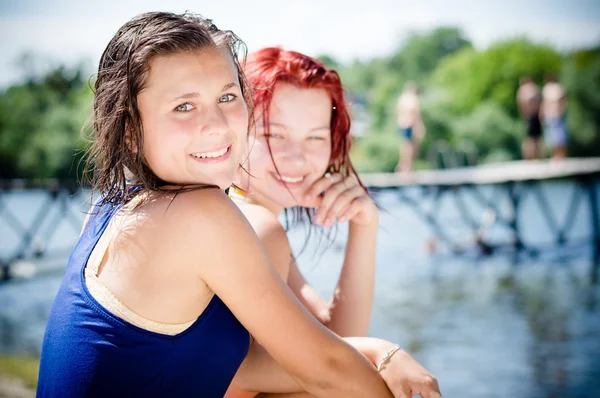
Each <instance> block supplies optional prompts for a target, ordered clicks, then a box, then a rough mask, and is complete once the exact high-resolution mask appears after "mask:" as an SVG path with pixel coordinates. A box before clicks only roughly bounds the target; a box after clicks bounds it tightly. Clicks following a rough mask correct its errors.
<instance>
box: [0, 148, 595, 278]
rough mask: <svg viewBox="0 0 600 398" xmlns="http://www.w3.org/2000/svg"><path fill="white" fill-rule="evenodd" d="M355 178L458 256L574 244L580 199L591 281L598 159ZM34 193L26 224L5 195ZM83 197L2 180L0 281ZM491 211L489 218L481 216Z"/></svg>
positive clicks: (73, 188)
mask: <svg viewBox="0 0 600 398" xmlns="http://www.w3.org/2000/svg"><path fill="white" fill-rule="evenodd" d="M361 179H362V180H363V182H364V183H365V185H367V186H368V187H369V188H370V189H371V190H372V191H373V192H374V193H377V192H381V191H389V192H394V193H395V194H396V196H397V198H398V199H399V200H400V201H401V202H402V203H403V204H405V205H406V206H409V207H410V208H411V209H412V210H413V211H414V212H415V214H417V215H418V216H419V218H420V219H421V220H422V221H423V222H424V223H426V224H427V225H428V227H429V228H430V229H431V231H432V233H433V235H434V236H435V239H436V240H437V241H439V242H440V243H442V244H444V245H446V247H448V248H449V249H450V251H451V252H452V253H455V254H457V255H461V254H464V253H465V252H473V250H470V249H473V248H475V249H479V250H480V251H481V252H483V253H492V252H500V251H502V250H504V249H509V250H510V251H511V252H512V253H515V256H516V257H518V255H519V254H521V253H525V254H532V255H535V254H536V253H539V252H541V251H543V250H546V248H548V247H550V248H555V247H561V246H567V245H569V244H572V243H573V242H571V241H570V240H569V231H571V229H572V228H573V224H574V220H575V219H576V215H577V214H578V211H580V210H579V208H580V207H581V206H580V204H582V203H584V202H585V201H587V203H588V204H589V209H590V215H591V217H590V220H589V222H590V230H591V231H592V234H591V236H589V237H588V239H586V241H587V242H588V244H591V245H592V248H593V260H592V261H593V264H594V265H593V267H592V275H593V276H592V278H593V280H594V281H597V277H598V276H597V274H598V272H597V271H598V266H599V264H600V209H599V207H598V205H599V203H598V184H599V180H600V158H581V159H576V158H571V159H565V160H562V161H553V160H537V161H516V162H507V163H497V164H490V165H482V166H476V167H461V168H453V169H447V170H427V171H415V172H414V173H411V174H402V173H378V174H362V175H361ZM558 179H566V180H569V181H574V182H575V184H574V189H573V190H572V192H571V193H570V199H569V204H568V212H567V216H566V217H564V218H563V219H562V220H559V218H558V217H557V216H556V215H555V214H554V213H555V211H554V210H553V209H552V207H551V206H550V202H549V201H548V197H547V196H548V194H547V193H546V192H545V191H544V190H543V189H541V187H540V185H541V184H542V183H544V182H546V181H548V180H558ZM484 186H491V187H492V188H493V190H494V192H496V193H497V194H494V195H492V197H490V196H489V195H488V196H486V195H484V193H483V192H482V191H483V187H484ZM33 190H42V191H43V192H44V195H45V196H44V200H43V203H42V205H41V206H40V208H38V209H30V210H29V211H31V212H32V213H33V221H32V222H31V223H30V224H29V225H25V224H23V223H22V222H21V221H20V218H19V217H17V216H16V215H15V214H14V211H13V210H11V209H9V207H8V206H7V205H6V204H7V201H6V197H8V195H9V194H11V193H13V192H17V191H18V192H23V191H33ZM446 195H450V196H451V197H452V200H453V201H454V203H455V205H456V208H457V211H458V215H459V217H460V219H461V220H462V221H463V223H464V224H465V225H467V226H468V227H469V229H470V230H471V232H472V237H473V239H472V244H471V246H472V247H471V248H468V247H465V245H464V241H463V242H459V240H458V239H457V238H458V237H456V236H453V234H452V233H449V232H448V231H447V229H446V228H445V225H444V220H443V219H442V218H441V217H440V216H439V214H438V211H437V210H438V208H439V206H438V204H439V202H440V200H441V199H442V198H443V197H445V196H446ZM527 195H532V196H533V199H534V200H535V201H536V207H537V208H538V209H539V211H540V212H541V213H542V214H543V218H544V221H545V223H546V225H547V227H548V231H551V233H552V237H553V238H552V240H551V241H549V242H546V245H545V247H544V245H539V244H538V245H533V244H531V243H528V242H526V241H525V239H524V238H523V236H522V222H523V220H522V219H521V218H520V216H519V214H520V211H521V208H522V203H523V198H524V197H525V196H527ZM499 197H503V198H504V201H506V198H508V202H509V207H510V211H509V212H505V211H504V212H503V211H502V210H503V209H501V208H500V207H501V206H500V204H499V199H498V198H499ZM467 198H469V199H472V201H471V202H470V203H473V201H475V202H476V203H478V204H479V206H478V209H474V208H473V206H469V202H468V201H466V200H465V199H467ZM82 200H83V199H82V194H81V191H80V189H79V188H78V186H77V184H76V183H74V182H72V181H69V182H63V181H58V180H41V181H35V180H33V181H31V180H0V223H2V224H4V226H5V227H8V228H9V229H10V230H11V233H13V234H16V236H18V237H19V238H18V240H19V244H18V247H17V248H16V249H15V250H14V251H13V252H12V253H0V280H1V279H3V278H4V279H8V278H10V275H11V272H10V271H11V269H10V268H11V266H12V265H13V264H15V263H16V262H19V261H21V262H22V261H29V260H33V259H36V258H42V257H44V256H45V255H47V253H46V251H45V248H46V246H47V243H48V242H50V241H51V240H52V238H53V236H54V234H56V231H57V227H58V225H60V224H61V223H65V222H66V223H67V224H68V225H69V228H71V229H72V231H73V232H74V233H78V232H79V229H80V228H81V220H82V218H83V217H82V214H80V212H79V213H78V212H77V211H76V210H74V206H73V204H74V203H75V202H82ZM79 204H81V203H79ZM504 204H505V203H504ZM50 210H52V211H50ZM477 212H479V214H477ZM482 213H484V214H482ZM490 214H491V215H492V216H491V219H492V221H490V217H487V216H489V215H490ZM490 223H492V224H494V225H502V226H503V227H506V228H508V229H509V230H510V231H511V235H512V239H511V240H510V241H507V242H492V241H489V240H488V239H487V237H486V235H485V230H486V229H487V228H489V227H490Z"/></svg>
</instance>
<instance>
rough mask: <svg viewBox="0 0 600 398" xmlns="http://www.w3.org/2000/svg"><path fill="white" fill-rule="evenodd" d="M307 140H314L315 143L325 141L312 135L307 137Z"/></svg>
mask: <svg viewBox="0 0 600 398" xmlns="http://www.w3.org/2000/svg"><path fill="white" fill-rule="evenodd" d="M308 139H309V140H316V141H325V138H323V137H319V136H316V135H313V136H311V137H308Z"/></svg>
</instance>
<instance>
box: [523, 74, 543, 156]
mask: <svg viewBox="0 0 600 398" xmlns="http://www.w3.org/2000/svg"><path fill="white" fill-rule="evenodd" d="M541 102H542V97H541V94H540V90H539V88H538V86H536V84H535V83H534V82H533V80H532V79H531V77H529V76H526V77H523V78H522V79H521V82H520V86H519V90H518V91H517V107H518V109H519V113H520V114H521V116H522V117H523V118H524V119H525V120H526V122H527V136H526V137H525V140H524V141H523V146H522V152H523V159H526V160H531V159H536V158H543V157H544V148H543V142H542V123H541V121H540V105H541Z"/></svg>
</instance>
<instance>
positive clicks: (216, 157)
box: [190, 145, 231, 163]
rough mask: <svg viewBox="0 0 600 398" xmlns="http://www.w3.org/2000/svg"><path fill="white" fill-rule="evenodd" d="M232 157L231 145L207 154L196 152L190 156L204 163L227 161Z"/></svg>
mask: <svg viewBox="0 0 600 398" xmlns="http://www.w3.org/2000/svg"><path fill="white" fill-rule="evenodd" d="M230 155H231V145H229V146H226V147H222V148H218V149H213V150H210V151H206V152H194V153H191V154H190V156H191V157H192V158H193V159H194V160H196V161H198V162H202V163H217V162H221V161H223V160H226V159H227V158H229V156H230Z"/></svg>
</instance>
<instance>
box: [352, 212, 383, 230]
mask: <svg viewBox="0 0 600 398" xmlns="http://www.w3.org/2000/svg"><path fill="white" fill-rule="evenodd" d="M348 225H349V226H350V228H351V229H354V230H360V231H363V230H365V231H377V227H378V226H379V214H378V212H377V211H375V212H374V214H373V218H371V220H370V221H369V222H368V223H366V224H362V223H357V222H356V221H354V219H350V221H349V222H348Z"/></svg>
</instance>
